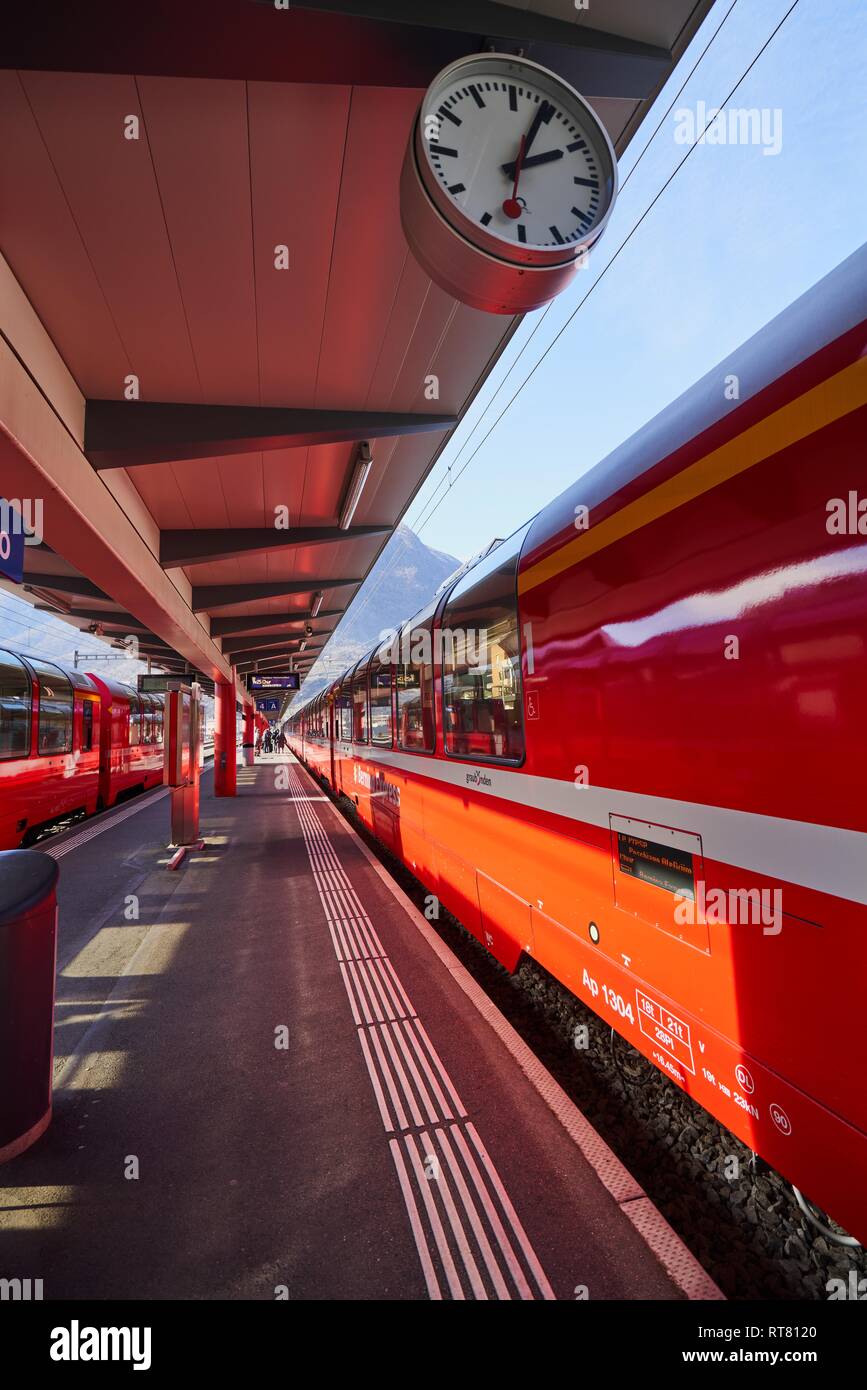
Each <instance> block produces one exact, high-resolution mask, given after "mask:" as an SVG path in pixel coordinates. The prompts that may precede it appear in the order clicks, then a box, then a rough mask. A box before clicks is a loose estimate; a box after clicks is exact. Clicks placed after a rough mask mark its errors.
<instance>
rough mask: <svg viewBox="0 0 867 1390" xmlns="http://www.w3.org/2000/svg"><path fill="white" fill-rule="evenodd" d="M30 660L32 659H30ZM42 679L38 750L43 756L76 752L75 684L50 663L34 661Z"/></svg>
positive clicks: (36, 670)
mask: <svg viewBox="0 0 867 1390" xmlns="http://www.w3.org/2000/svg"><path fill="white" fill-rule="evenodd" d="M28 660H29V658H28ZM30 664H31V666H32V667H33V669H34V671H35V672H36V675H37V676H38V678H39V732H38V734H37V739H38V748H39V753H40V755H41V756H43V757H45V756H48V755H49V754H51V753H71V752H72V711H73V695H72V682H71V681H70V679H69V677H68V676H65V675H64V674H63V672H62V671H61V670H60V668H59V667H57V666H52V665H51V663H50V662H48V661H31V662H30Z"/></svg>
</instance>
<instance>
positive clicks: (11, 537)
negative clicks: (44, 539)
mask: <svg viewBox="0 0 867 1390" xmlns="http://www.w3.org/2000/svg"><path fill="white" fill-rule="evenodd" d="M0 575H2V576H3V578H4V579H11V580H12V582H13V583H14V584H20V583H21V581H22V579H23V578H24V527H23V525H22V523H21V517H20V516H19V514H18V512H17V511H16V509H15V508H14V507H11V506H10V505H9V503H8V502H6V501H5V500H3V499H0Z"/></svg>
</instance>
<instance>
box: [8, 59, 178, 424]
mask: <svg viewBox="0 0 867 1390" xmlns="http://www.w3.org/2000/svg"><path fill="white" fill-rule="evenodd" d="M22 81H23V83H24V87H25V90H26V92H27V95H28V98H29V100H30V103H31V106H32V108H33V111H34V114H35V117H36V120H37V122H38V124H39V127H40V130H41V131H42V133H43V136H44V139H45V141H46V144H47V146H48V148H49V150H50V152H51V161H52V164H53V166H54V169H55V173H56V175H57V178H58V180H59V182H60V185H61V187H62V189H63V193H64V196H65V198H66V200H67V202H68V204H69V208H70V211H71V213H72V216H73V217H74V219H75V223H76V226H77V228H78V230H79V233H80V235H81V237H82V240H83V241H84V245H85V248H86V250H87V255H88V259H89V260H90V262H91V264H92V265H93V266H94V268H95V270H96V273H97V276H98V278H99V284H100V289H101V291H102V295H103V296H104V298H105V302H106V304H107V305H108V309H109V312H110V313H111V316H112V318H113V320H114V322H115V324H116V325H117V330H118V333H119V335H120V338H121V340H122V342H123V344H124V347H125V349H126V356H127V359H128V361H129V363H130V364H131V366H130V367H129V368H126V367H125V368H124V370H119V369H117V371H116V376H115V377H114V379H113V380H110V381H108V382H104V381H101V382H100V383H99V386H100V390H101V393H102V394H104V395H106V396H108V397H110V398H112V399H118V398H120V397H122V395H123V391H124V375H125V373H126V370H131V371H133V372H134V373H135V374H136V375H137V376H138V378H139V382H140V390H141V395H142V397H143V398H145V399H150V400H169V399H177V397H172V396H171V395H170V394H167V393H170V392H171V391H172V390H173V388H174V389H176V388H177V383H178V382H179V381H182V382H184V383H185V384H188V385H189V386H190V387H191V388H192V389H193V390H195V374H194V366H193V357H192V351H191V348H190V340H189V335H188V333H187V328H186V323H185V320H184V313H183V305H182V303H181V298H180V294H179V292H178V282H177V276H176V274H175V269H174V265H173V262H172V252H171V247H170V245H169V239H168V235H167V232H166V226H165V221H164V218H163V212H162V207H161V205H160V197H159V191H158V189H157V184H156V180H155V178H154V170H153V164H152V161H151V151H150V148H149V145H148V138H147V132H146V130H145V129H144V128H143V127H142V126H141V124H140V125H139V138H138V139H136V140H128V139H126V138H125V136H124V122H125V118H126V117H128V116H135V117H137V118H139V119H140V116H141V107H140V103H139V96H138V91H137V89H136V83H135V79H134V78H132V77H103V78H102V79H101V80H100V81H98V82H94V81H93V79H92V78H91V77H90V76H87V75H81V74H78V73H40V72H33V73H25V74H23V77H22ZM119 366H120V364H118V368H119ZM82 386H83V389H84V391H85V394H87V395H95V394H97V390H96V383H94V382H91V381H88V380H85V381H83V382H82ZM199 398H200V397H199V395H198V394H196V395H194V396H192V397H190V399H193V400H197V399H199Z"/></svg>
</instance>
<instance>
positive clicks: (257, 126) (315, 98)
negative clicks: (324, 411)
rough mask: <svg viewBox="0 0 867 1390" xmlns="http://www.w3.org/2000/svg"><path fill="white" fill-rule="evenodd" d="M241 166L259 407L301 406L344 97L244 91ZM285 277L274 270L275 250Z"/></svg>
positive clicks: (306, 91) (333, 199)
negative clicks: (248, 184)
mask: <svg viewBox="0 0 867 1390" xmlns="http://www.w3.org/2000/svg"><path fill="white" fill-rule="evenodd" d="M248 91H249V117H250V162H251V170H252V189H253V204H252V216H253V228H254V233H255V237H254V240H255V264H256V311H257V318H258V325H259V374H260V379H261V386H262V395H261V398H262V404H263V405H287V406H295V405H297V406H308V405H311V404H312V403H313V399H314V392H315V387H316V362H317V356H318V346H319V341H320V338H321V336H322V320H323V315H324V312H325V302H326V297H327V293H328V274H329V268H330V265H331V248H332V239H333V232H334V226H335V216H336V212H337V200H338V194H339V191H340V176H341V171H342V165H343V150H344V145H345V143H346V124H347V119H348V114H349V102H350V88H348V87H313V86H311V87H307V86H291V85H288V86H283V85H281V84H279V83H272V82H251V83H250V84H249V87H248ZM277 246H286V247H287V248H288V253H289V254H288V262H289V264H288V269H286V270H282V269H276V268H275V264H274V262H275V255H274V251H275V247H277Z"/></svg>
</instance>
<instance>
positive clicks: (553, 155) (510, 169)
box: [500, 150, 563, 178]
mask: <svg viewBox="0 0 867 1390" xmlns="http://www.w3.org/2000/svg"><path fill="white" fill-rule="evenodd" d="M562 158H563V151H562V150H546V151H545V153H544V154H531V155H530V156H529V157H528V158H527V159H525V160H524V163H523V165H522V166H521V167H522V168H524V169H532V168H533V167H534V166H535V165H537V164H551V163H552V162H553V161H554V160H555V159H562ZM516 163H517V161H516ZM500 168H501V169H502V171H503V173H504V174H505V175H506V177H507V178H511V177H512V176H513V174H514V172H515V165H514V164H501V165H500Z"/></svg>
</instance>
